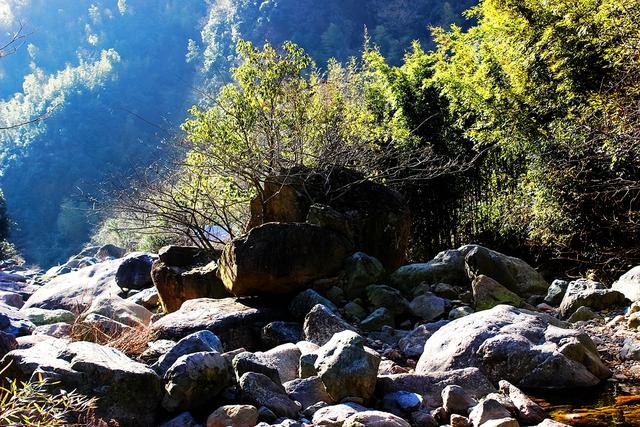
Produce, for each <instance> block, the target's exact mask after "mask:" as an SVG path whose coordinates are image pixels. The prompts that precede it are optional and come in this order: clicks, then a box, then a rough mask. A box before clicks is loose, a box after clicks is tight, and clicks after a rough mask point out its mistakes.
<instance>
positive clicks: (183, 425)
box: [159, 412, 201, 427]
mask: <svg viewBox="0 0 640 427" xmlns="http://www.w3.org/2000/svg"><path fill="white" fill-rule="evenodd" d="M159 427H201V426H200V424H198V423H197V421H196V420H195V418H193V415H191V414H190V413H189V412H183V413H181V414H180V415H178V416H177V417H174V418H172V419H170V420H169V421H167V422H166V423H163V424H160V426H159Z"/></svg>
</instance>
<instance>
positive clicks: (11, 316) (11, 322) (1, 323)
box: [0, 305, 36, 337]
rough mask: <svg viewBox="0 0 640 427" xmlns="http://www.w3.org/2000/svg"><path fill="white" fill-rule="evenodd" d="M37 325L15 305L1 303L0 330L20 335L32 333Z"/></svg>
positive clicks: (15, 335)
mask: <svg viewBox="0 0 640 427" xmlns="http://www.w3.org/2000/svg"><path fill="white" fill-rule="evenodd" d="M35 327H36V325H34V324H33V323H32V322H31V321H30V320H29V319H27V317H26V316H25V315H24V314H23V313H22V312H21V311H18V310H17V309H16V308H15V307H9V306H6V305H0V331H2V332H6V333H7V334H10V335H13V336H14V337H19V336H22V335H28V334H30V333H31V332H32V331H33V330H34V329H35Z"/></svg>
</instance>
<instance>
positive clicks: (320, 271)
mask: <svg viewBox="0 0 640 427" xmlns="http://www.w3.org/2000/svg"><path fill="white" fill-rule="evenodd" d="M351 252H352V245H351V243H350V242H349V241H348V240H347V239H346V238H345V237H344V236H342V235H341V234H339V233H337V232H334V231H332V230H327V229H324V228H322V227H318V226H315V225H310V224H283V223H269V224H264V225H262V226H260V227H257V228H254V229H252V230H251V231H250V232H249V233H248V234H246V235H244V236H242V237H239V238H237V239H234V240H233V241H232V242H230V243H229V244H227V246H225V248H224V251H223V253H222V256H221V258H220V264H219V266H218V276H219V277H220V278H221V279H222V282H223V283H224V286H225V287H226V288H227V290H228V291H229V292H230V293H232V294H234V295H236V296H253V295H261V294H288V293H293V292H297V291H300V290H301V289H303V288H305V287H306V286H308V285H309V284H311V283H313V282H314V281H316V280H318V279H322V278H325V277H330V276H333V275H335V274H336V273H338V271H339V270H340V269H341V268H342V265H343V262H344V260H345V258H346V257H347V256H349V255H350V254H351Z"/></svg>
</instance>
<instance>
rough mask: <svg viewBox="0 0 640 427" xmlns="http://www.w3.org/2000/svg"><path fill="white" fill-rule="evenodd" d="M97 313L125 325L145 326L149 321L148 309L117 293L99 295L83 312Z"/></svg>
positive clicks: (149, 313) (150, 314)
mask: <svg viewBox="0 0 640 427" xmlns="http://www.w3.org/2000/svg"><path fill="white" fill-rule="evenodd" d="M91 314H99V315H101V316H104V317H107V318H109V319H111V320H115V321H117V322H120V323H122V324H125V325H127V326H132V327H136V326H147V325H149V324H150V323H151V316H153V313H151V312H150V311H149V310H147V309H146V308H144V307H143V306H141V305H138V304H136V303H134V302H131V301H129V300H126V299H124V298H120V297H119V296H117V295H100V296H99V297H97V298H96V299H94V300H93V303H91V305H90V306H89V308H88V309H87V310H86V312H85V313H84V316H85V317H86V316H89V315H91Z"/></svg>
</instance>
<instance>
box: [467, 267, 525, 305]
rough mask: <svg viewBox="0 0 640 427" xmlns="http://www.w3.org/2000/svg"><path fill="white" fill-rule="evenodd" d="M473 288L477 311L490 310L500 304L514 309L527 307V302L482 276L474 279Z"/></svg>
mask: <svg viewBox="0 0 640 427" xmlns="http://www.w3.org/2000/svg"><path fill="white" fill-rule="evenodd" d="M471 286H472V289H473V300H474V301H475V309H476V311H480V310H488V309H490V308H493V307H495V306H496V305H500V304H508V305H512V306H514V307H524V306H525V302H524V301H523V300H522V298H520V297H519V296H518V295H516V294H515V293H513V292H511V291H510V290H509V289H507V288H505V287H504V286H502V285H501V284H500V283H498V282H496V281H495V280H493V279H492V278H490V277H487V276H484V275H482V274H481V275H479V276H477V277H476V278H474V279H473V282H472V284H471Z"/></svg>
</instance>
